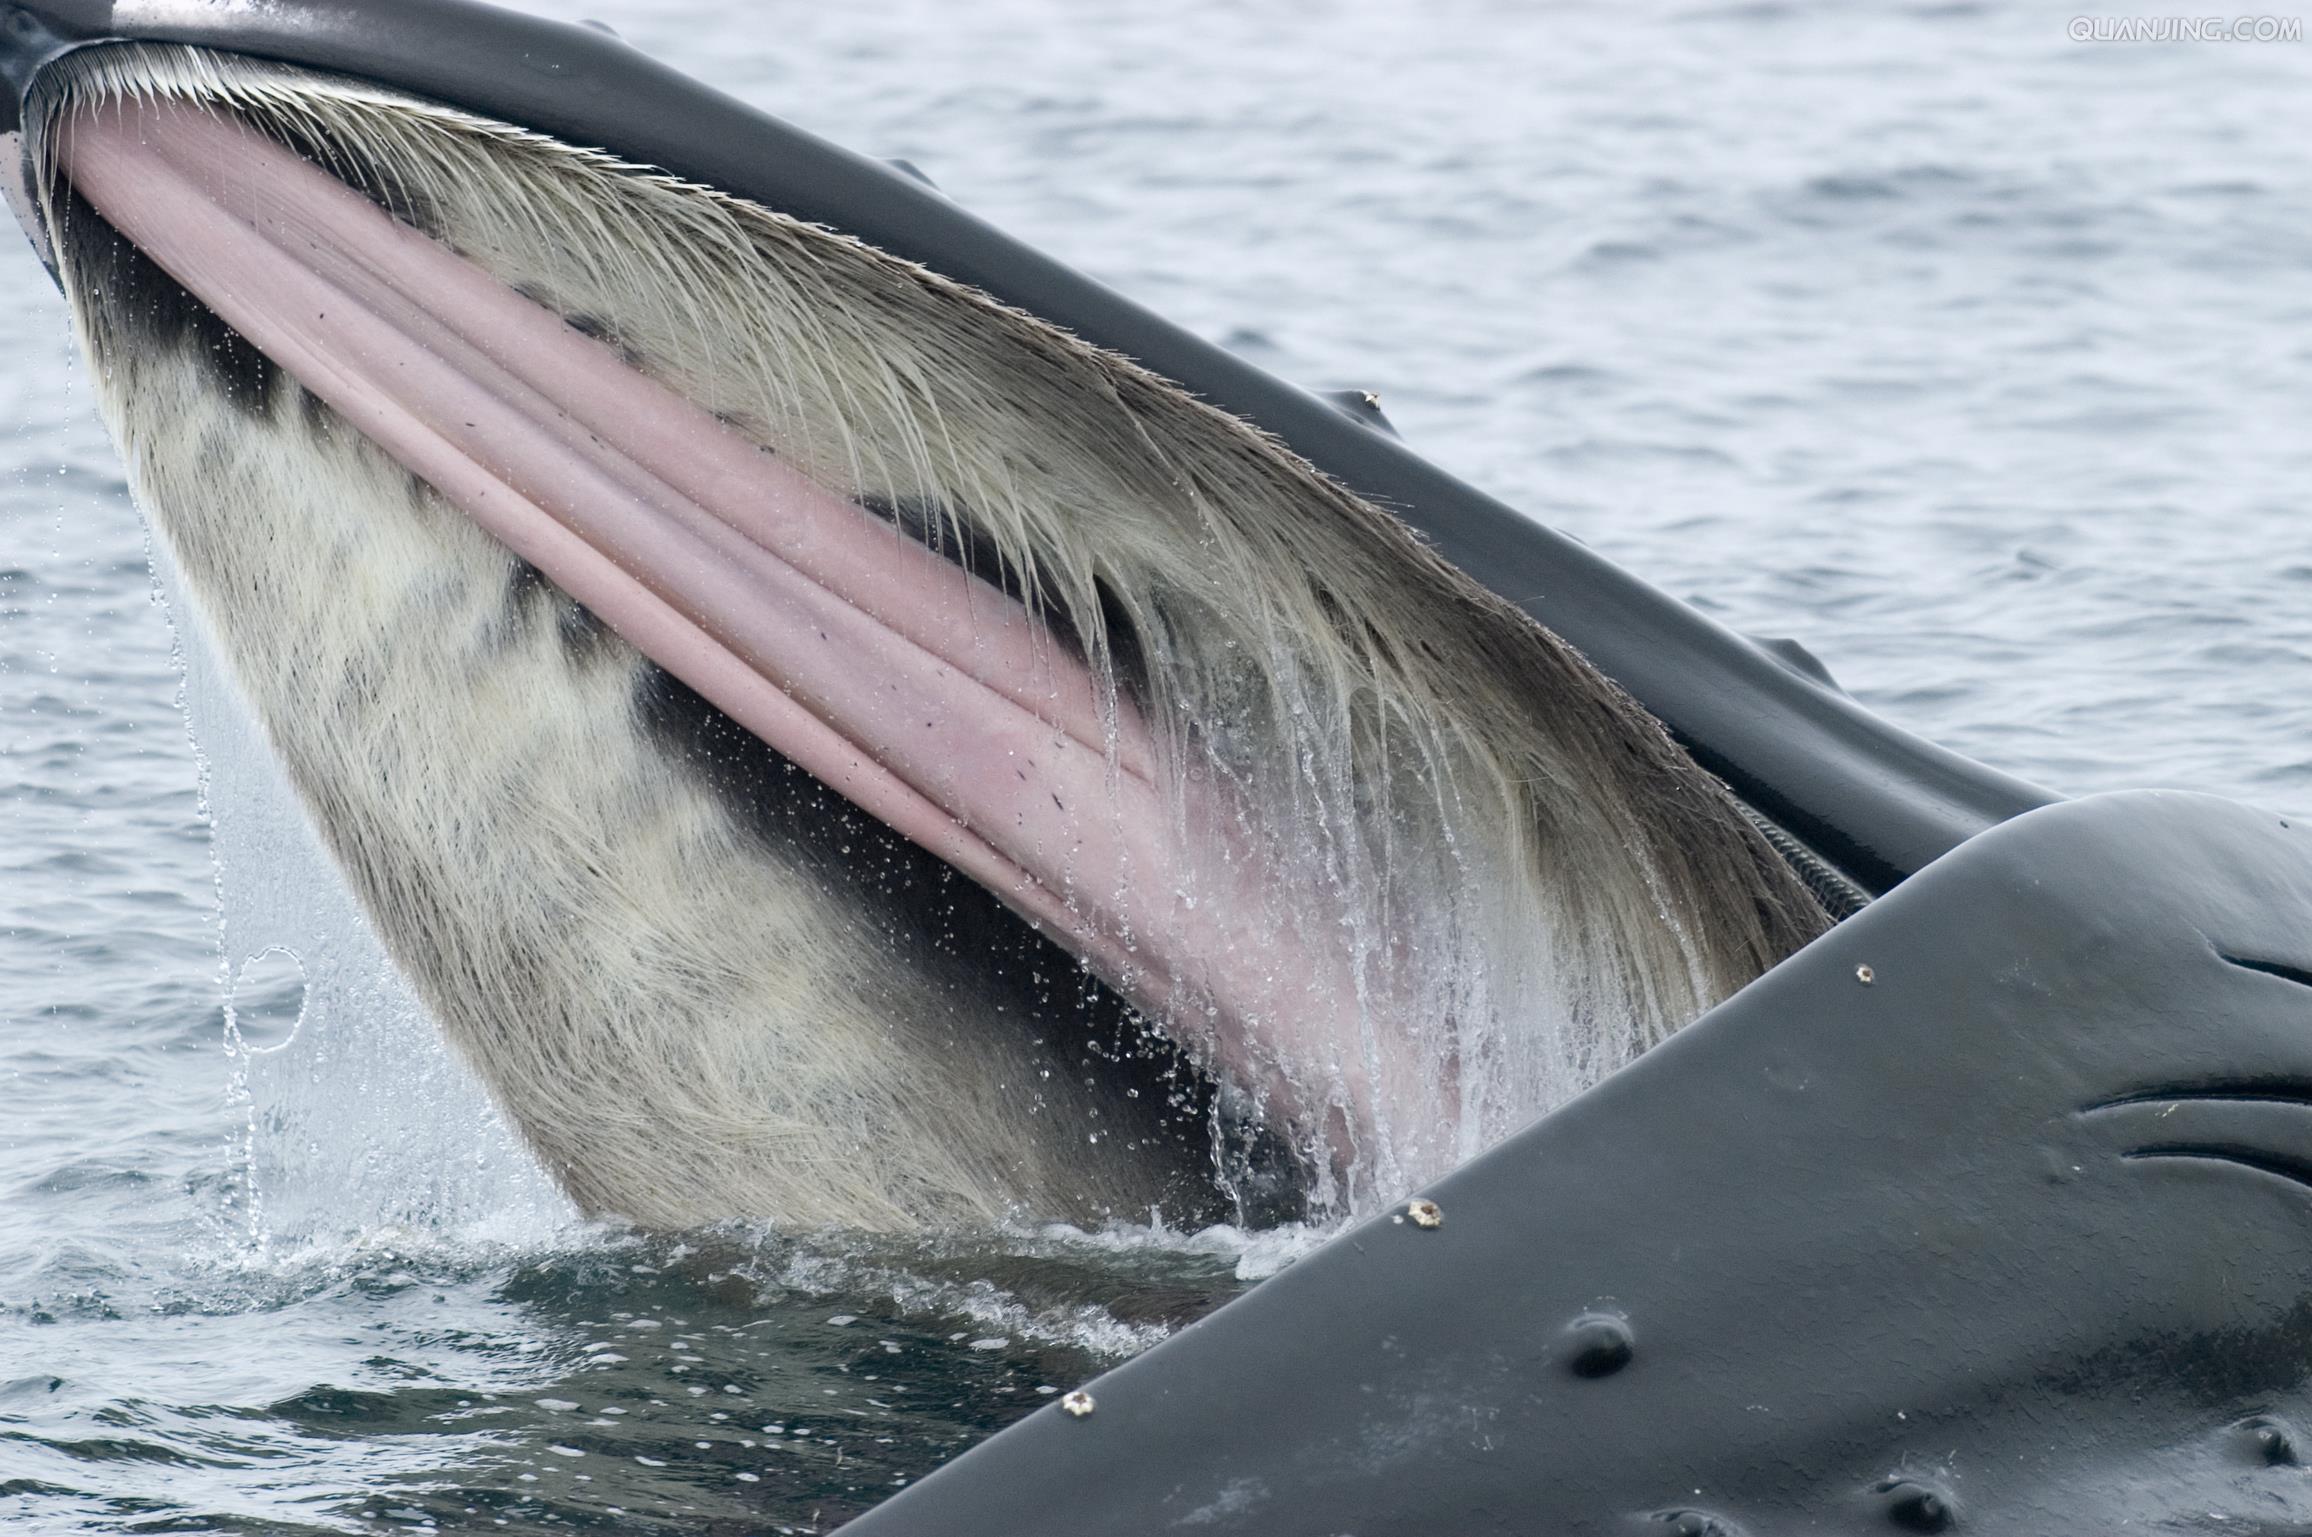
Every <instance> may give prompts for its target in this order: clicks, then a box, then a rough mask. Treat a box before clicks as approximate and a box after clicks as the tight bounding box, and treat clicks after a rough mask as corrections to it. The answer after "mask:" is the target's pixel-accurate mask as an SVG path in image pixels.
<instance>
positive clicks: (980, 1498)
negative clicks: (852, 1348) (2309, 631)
mask: <svg viewBox="0 0 2312 1537" xmlns="http://www.w3.org/2000/svg"><path fill="white" fill-rule="evenodd" d="M2308 912H2312V832H2308V831H2307V830H2304V829H2301V828H2291V827H2289V826H2287V825H2286V824H2285V823H2284V822H2283V821H2282V820H2281V819H2280V818H2278V817H2276V816H2272V815H2268V814H2265V813H2260V812H2255V811H2250V810H2248V809H2246V808H2243V807H2240V806H2237V805H2233V804H2231V803H2228V802H2225V801H2220V800H2215V799H2211V798H2207V797H2200V796H2190V795H2182V794H2170V793H2159V792H2131V793H2127V794H2120V795H2110V796H2101V797H2095V798H2091V799H2086V800H2080V801H2074V802H2069V803H2066V804H2063V805H2059V806H2056V807H2053V808H2050V809H2047V810H2042V811H2036V812H2032V813H2030V814H2029V815H2027V816H2024V817H2022V818H2020V819H2018V820H2015V821H2012V822H2009V823H2007V824H2006V825H2004V826H2002V827H1999V828H1997V829H1995V830H1993V831H1991V832H1988V833H1985V834H1983V835H1982V836H1981V837H1979V838H1977V839H1975V840H1974V841H1972V842H1970V843H1968V844H1967V845H1965V846H1964V847H1962V848H1961V849H1959V850H1958V851H1957V852H1955V853H1953V854H1950V855H1948V856H1946V857H1945V858H1944V859H1942V860H1941V861H1939V862H1937V863H1936V864H1934V865H1932V866H1930V867H1929V868H1928V869H1927V870H1925V871H1923V872H1922V873H1920V874H1919V875H1917V876H1915V877H1913V878H1912V879H1911V880H1909V881H1906V882H1905V883H1904V884H1903V885H1902V886H1901V887H1900V888H1898V889H1897V890H1896V891H1895V892H1894V893H1893V894H1892V895H1890V896H1888V897H1885V898H1883V899H1881V900H1880V901H1878V902H1876V903H1873V904H1872V905H1871V906H1870V907H1869V908H1867V909H1865V910H1864V911H1863V912H1862V913H1861V914H1860V915H1858V916H1857V917H1854V918H1852V919H1849V920H1848V921H1847V922H1845V923H1844V924H1841V925H1840V926H1839V927H1838V928H1836V929H1835V930H1833V931H1832V932H1831V933H1830V934H1828V935H1826V936H1825V937H1824V938H1822V939H1820V940H1817V941H1816V942H1815V943H1814V944H1812V945H1810V946H1809V947H1807V949H1805V950H1804V951H1802V952H1801V953H1800V954H1798V955H1797V956H1795V957H1793V958H1792V959H1791V960H1789V961H1786V962H1785V963H1783V965H1782V966H1781V967H1779V968H1778V969H1777V970H1775V971H1773V972H1770V973H1768V974H1767V975H1766V976H1765V977H1764V978H1762V979H1760V980H1759V981H1757V982H1755V983H1753V984H1751V985H1750V986H1749V987H1748V988H1746V989H1744V990H1743V991H1742V992H1741V993H1740V994H1738V995H1737V996H1736V997H1735V998H1734V999H1732V1000H1731V1001H1729V1002H1727V1003H1725V1004H1723V1005H1721V1006H1720V1007H1719V1008H1718V1009H1716V1010H1715V1011H1713V1012H1712V1013H1711V1014H1710V1015H1708V1016H1706V1017H1705V1018H1704V1019H1703V1020H1701V1021H1700V1022H1699V1023H1697V1024H1695V1025H1693V1026H1691V1027H1689V1028H1688V1029H1687V1030H1686V1031H1684V1032H1682V1033H1681V1034H1679V1035H1677V1036H1675V1037H1673V1038H1672V1039H1671V1040H1670V1041H1669V1042H1668V1043H1667V1044H1666V1045H1664V1046H1661V1047H1659V1048H1657V1049H1656V1050H1655V1051H1654V1052H1652V1053H1651V1054H1649V1055H1648V1056H1646V1057H1643V1058H1641V1059H1640V1060H1639V1061H1638V1062H1637V1063H1635V1064H1634V1065H1632V1066H1631V1067H1629V1068H1627V1069H1625V1070H1623V1071H1622V1072H1621V1073H1619V1074H1617V1075H1615V1076H1614V1077H1613V1078H1611V1079H1608V1080H1607V1081H1606V1082H1605V1083H1603V1084H1601V1085H1600V1086H1599V1087H1598V1088H1596V1089H1595V1090H1593V1091H1591V1092H1590V1093H1589V1094H1588V1095H1586V1096H1584V1097H1583V1098H1581V1099H1579V1100H1577V1101H1575V1102H1574V1103H1573V1104H1571V1105H1569V1106H1567V1107H1565V1108H1564V1109H1562V1110H1559V1111H1558V1112H1556V1113H1555V1114H1553V1115H1550V1116H1548V1117H1546V1118H1545V1119H1543V1120H1542V1121H1540V1122H1539V1123H1537V1124H1536V1125H1534V1126H1533V1127H1532V1128H1530V1129H1529V1130H1527V1131H1526V1132H1524V1133H1522V1134H1520V1135H1519V1136H1518V1137H1516V1138H1514V1139H1512V1140H1511V1141H1509V1142H1508V1143H1506V1144H1504V1145H1502V1146H1501V1147H1499V1148H1497V1149H1495V1150H1494V1151H1492V1152H1490V1153H1488V1154H1486V1155H1485V1156H1483V1157H1481V1158H1479V1159H1478V1160H1477V1161H1476V1162H1474V1163H1471V1164H1469V1165H1467V1166H1466V1167H1464V1168H1462V1169H1460V1170H1458V1171H1457V1172H1455V1173H1454V1174H1453V1175H1451V1176H1450V1177H1449V1178H1447V1179H1446V1180H1444V1181H1443V1182H1441V1183H1440V1184H1438V1185H1437V1186H1436V1187H1435V1188H1434V1189H1432V1190H1430V1191H1427V1192H1425V1195H1426V1196H1428V1197H1429V1198H1432V1199H1433V1200H1434V1201H1435V1202H1436V1205H1437V1207H1438V1210H1439V1212H1440V1213H1441V1215H1442V1217H1443V1222H1442V1225H1441V1226H1438V1227H1436V1228H1434V1229H1424V1228H1422V1227H1420V1226H1417V1225H1415V1224H1414V1223H1412V1222H1410V1221H1406V1220H1404V1219H1403V1217H1402V1216H1401V1215H1392V1216H1388V1217H1383V1218H1381V1219H1379V1220H1376V1221H1374V1222H1372V1223H1370V1224H1368V1225H1367V1226H1365V1227H1363V1228H1361V1229H1359V1230H1356V1231H1354V1232H1351V1233H1349V1234H1348V1235H1346V1236H1344V1237H1343V1238H1341V1239H1339V1240H1337V1241H1335V1242H1334V1243H1332V1244H1331V1245H1329V1246H1327V1247H1326V1248H1324V1249H1323V1250H1321V1251H1319V1252H1318V1253H1316V1254H1314V1255H1312V1256H1310V1257H1309V1258H1306V1259H1304V1260H1302V1261H1301V1262H1300V1263H1298V1264H1296V1265H1294V1266H1293V1267H1292V1268H1291V1269H1289V1270H1287V1271H1285V1272H1284V1273H1283V1274H1281V1275H1279V1276H1277V1277H1275V1278H1273V1279H1271V1280H1269V1281H1266V1282H1264V1283H1263V1284H1262V1285H1260V1286H1259V1287H1258V1288H1256V1289H1255V1290H1253V1291H1252V1292H1250V1293H1248V1294H1247V1295H1245V1296H1244V1297H1243V1298H1241V1299H1239V1300H1238V1301H1236V1302H1234V1303H1232V1304H1230V1305H1229V1306H1228V1307H1226V1308H1223V1309H1221V1310H1220V1311H1219V1312H1217V1313H1215V1314H1213V1315H1212V1316H1211V1317H1210V1318H1208V1319H1206V1320H1204V1321H1203V1322H1201V1323H1198V1324H1195V1325H1193V1326H1191V1327H1190V1328H1188V1329H1186V1330H1184V1331H1183V1332H1182V1333H1181V1334H1179V1335H1177V1336H1176V1337H1174V1338H1173V1339H1172V1340H1170V1341H1168V1342H1167V1343H1165V1344H1163V1345H1161V1346H1159V1347H1158V1348H1156V1349H1155V1350H1153V1351H1151V1352H1149V1353H1148V1354H1147V1355H1144V1356H1142V1357H1140V1358H1139V1359H1137V1360H1135V1361H1133V1362H1131V1363H1130V1364H1128V1365H1126V1366H1124V1367H1122V1368H1120V1369H1118V1370H1117V1371H1115V1372H1112V1373H1110V1374H1109V1375H1107V1376H1106V1377H1103V1378H1101V1379H1099V1380H1098V1381H1096V1382H1093V1383H1090V1384H1088V1385H1087V1391H1088V1392H1089V1393H1090V1395H1091V1397H1092V1399H1093V1401H1094V1407H1093V1410H1092V1412H1091V1413H1090V1414H1088V1415H1086V1416H1084V1417H1082V1418H1078V1417H1075V1416H1073V1415H1070V1414H1069V1413H1067V1412H1066V1411H1065V1410H1064V1409H1063V1408H1061V1407H1060V1406H1058V1405H1057V1404H1053V1405H1051V1406H1047V1407H1046V1408H1044V1409H1042V1410H1039V1411H1038V1412H1037V1413H1035V1414H1034V1415H1032V1416H1031V1417H1030V1418H1028V1419H1027V1420H1025V1421H1022V1422H1021V1423H1019V1424H1018V1425H1016V1426H1014V1427H1013V1428H1011V1429H1010V1430H1007V1431H1005V1432H1003V1433H1002V1434H1000V1435H998V1436H996V1437H995V1438H994V1439H993V1440H991V1441H990V1442H988V1443H987V1444H985V1445H984V1446H982V1447H980V1448H978V1449H977V1450H975V1451H973V1452H970V1453H968V1454H967V1455H965V1456H964V1457H962V1458H960V1459H958V1460H957V1461H956V1462H955V1463H953V1464H951V1465H950V1466H948V1467H947V1468H945V1469H942V1470H941V1471H939V1472H936V1473H934V1474H932V1475H931V1476H930V1477H928V1478H926V1479H925V1480H923V1481H922V1482H921V1483H919V1484H917V1485H915V1486H914V1487H912V1488H910V1489H908V1490H907V1491H905V1492H904V1493H902V1494H901V1495H899V1496H898V1497H897V1498H896V1499H894V1500H891V1501H889V1502H887V1503H885V1504H884V1505H883V1506H880V1507H878V1508H877V1509H876V1510H873V1511H870V1512H869V1513H868V1514H867V1515H865V1516H864V1517H862V1518H860V1519H859V1520H857V1521H856V1522H854V1523H852V1524H851V1525H849V1526H847V1527H845V1528H844V1530H845V1532H846V1533H847V1534H851V1533H855V1534H857V1537H932V1534H935V1533H936V1534H938V1537H1060V1534H1063V1533H1067V1534H1075V1533H1087V1532H1099V1533H1118V1534H1141V1533H1160V1532H1181V1533H1197V1534H1202V1533H1228V1532H1240V1533H1260V1534H1262V1537H1400V1534H1402V1537H1416V1534H1429V1533H1451V1534H1454V1537H1496V1534H1499V1537H1511V1534H1516V1537H1584V1534H1593V1533H1594V1534H1598V1537H1644V1534H1648V1533H1652V1534H1655V1537H1664V1534H1667V1533H1683V1534H1688V1537H1700V1534H1705V1533H1712V1534H1721V1537H1723V1534H1733V1533H1750V1534H1752V1537H1768V1534H1775V1533H1788V1532H1840V1533H1870V1532H1905V1531H1911V1532H1935V1531H1952V1532H1967V1533H1984V1534H2000V1537H2088V1534H2102V1533H2118V1532H2157V1533H2176V1532H2194V1533H2199V1532H2206V1533H2215V1532H2229V1533H2256V1534H2264V1537H2278V1534H2282V1533H2299V1534H2300V1533H2307V1532H2312V1471H2308V1470H2307V1468H2306V1467H2305V1466H2303V1465H2302V1463H2303V1462H2304V1461H2305V1460H2312V1441H2308V1440H2306V1439H2305V1436H2306V1434H2307V1433H2312V928H2308V927H2307V925H2306V923H2305V921H2304V919H2305V915H2306V914H2307V913H2308ZM1866 967H1867V968H1868V969H1869V972H1868V974H1869V976H1870V979H1871V980H1870V981H1868V982H1867V983H1866V982H1864V981H1863V980H1861V978H1862V975H1863V968H1866ZM1403 1210H1404V1208H1400V1209H1399V1212H1400V1214H1401V1213H1402V1212H1403Z"/></svg>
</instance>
